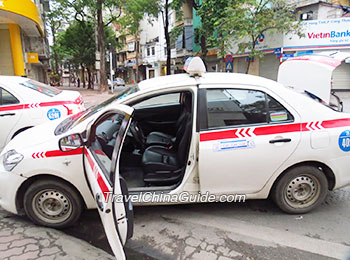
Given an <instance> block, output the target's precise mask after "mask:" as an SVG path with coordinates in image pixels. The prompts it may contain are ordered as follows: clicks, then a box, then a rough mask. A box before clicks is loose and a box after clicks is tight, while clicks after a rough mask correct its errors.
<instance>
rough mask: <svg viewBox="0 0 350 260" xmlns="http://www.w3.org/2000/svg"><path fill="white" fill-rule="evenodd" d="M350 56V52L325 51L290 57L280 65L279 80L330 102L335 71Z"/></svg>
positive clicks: (287, 85) (299, 90)
mask: <svg viewBox="0 0 350 260" xmlns="http://www.w3.org/2000/svg"><path fill="white" fill-rule="evenodd" d="M349 57H350V53H323V54H320V55H304V56H297V57H294V58H290V59H288V60H286V61H285V62H283V63H282V64H281V65H280V67H279V69H278V78H277V81H278V82H279V83H282V84H283V85H285V86H286V87H290V88H292V89H294V90H296V91H298V92H305V91H308V92H310V93H312V94H314V95H315V96H317V97H318V98H320V99H322V100H323V101H324V102H326V103H327V104H329V101H330V93H331V88H332V74H333V71H334V70H335V69H336V68H337V67H338V66H339V65H340V64H341V63H342V62H343V61H344V60H346V59H348V58H349Z"/></svg>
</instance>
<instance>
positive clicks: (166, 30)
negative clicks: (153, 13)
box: [164, 0, 171, 75]
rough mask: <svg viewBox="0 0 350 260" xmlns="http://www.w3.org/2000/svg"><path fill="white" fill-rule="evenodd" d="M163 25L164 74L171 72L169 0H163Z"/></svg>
mask: <svg viewBox="0 0 350 260" xmlns="http://www.w3.org/2000/svg"><path fill="white" fill-rule="evenodd" d="M164 8H165V25H164V34H165V41H166V74H167V75H170V74H171V42H170V33H169V8H170V6H169V0H165V7H164Z"/></svg>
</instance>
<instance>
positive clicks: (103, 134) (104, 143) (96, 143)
mask: <svg viewBox="0 0 350 260" xmlns="http://www.w3.org/2000/svg"><path fill="white" fill-rule="evenodd" d="M123 119H124V115H121V114H112V115H109V116H108V117H107V118H104V119H102V120H101V121H99V122H97V124H96V125H95V126H94V129H95V130H94V132H93V133H92V140H91V152H92V154H93V156H94V158H95V159H96V161H97V163H98V164H99V166H100V168H101V169H102V171H103V173H104V175H105V176H106V177H107V179H108V180H109V181H110V182H111V176H110V170H111V164H112V154H113V150H114V146H115V143H116V138H117V135H118V132H119V129H120V126H121V124H122V122H123ZM111 183H112V182H111Z"/></svg>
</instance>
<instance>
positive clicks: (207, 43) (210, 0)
mask: <svg viewBox="0 0 350 260" xmlns="http://www.w3.org/2000/svg"><path fill="white" fill-rule="evenodd" d="M181 2H182V1H181V0H177V4H179V3H181ZM189 3H190V4H191V5H192V7H193V8H194V9H195V11H196V14H197V15H198V16H199V18H200V26H198V27H196V28H194V38H195V41H196V43H198V44H199V46H200V47H201V57H202V59H203V60H204V62H206V58H207V54H208V49H210V48H213V47H217V46H218V28H217V27H218V22H219V21H220V20H221V19H222V17H223V13H224V11H223V10H225V9H226V8H227V7H228V1H227V0H189Z"/></svg>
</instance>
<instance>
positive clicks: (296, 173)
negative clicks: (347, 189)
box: [272, 166, 328, 214]
mask: <svg viewBox="0 0 350 260" xmlns="http://www.w3.org/2000/svg"><path fill="white" fill-rule="evenodd" d="M327 187H328V181H327V178H326V176H325V175H324V173H323V172H322V171H321V170H319V169H318V168H316V167H312V166H300V167H296V168H293V169H291V170H289V171H288V172H286V173H285V174H284V175H283V176H282V178H280V179H279V180H278V182H277V184H276V185H275V187H274V189H273V191H272V198H273V200H274V201H275V203H276V204H277V206H278V207H279V208H280V209H281V210H283V211H284V212H287V213H291V214H302V213H306V212H309V211H311V210H312V209H314V208H315V207H317V206H318V205H320V204H321V203H322V202H323V201H324V199H325V197H326V195H327V190H328V189H327Z"/></svg>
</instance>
